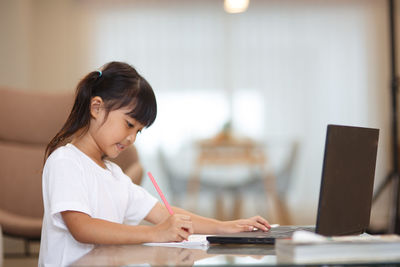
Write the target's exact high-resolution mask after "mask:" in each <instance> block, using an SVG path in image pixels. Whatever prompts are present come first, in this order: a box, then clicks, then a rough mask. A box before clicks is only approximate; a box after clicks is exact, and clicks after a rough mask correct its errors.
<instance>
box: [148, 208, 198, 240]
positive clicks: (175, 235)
mask: <svg viewBox="0 0 400 267" xmlns="http://www.w3.org/2000/svg"><path fill="white" fill-rule="evenodd" d="M191 234H193V224H192V220H191V219H190V216H188V215H183V214H174V215H172V216H169V217H168V218H167V219H166V220H165V221H163V222H162V223H160V224H157V225H156V226H155V237H154V239H155V242H181V241H183V240H187V239H188V237H189V235H191Z"/></svg>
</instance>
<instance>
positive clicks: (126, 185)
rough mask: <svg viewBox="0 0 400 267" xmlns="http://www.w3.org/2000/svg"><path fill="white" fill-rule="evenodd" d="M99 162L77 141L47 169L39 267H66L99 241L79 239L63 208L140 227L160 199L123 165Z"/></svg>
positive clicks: (54, 156) (52, 157)
mask: <svg viewBox="0 0 400 267" xmlns="http://www.w3.org/2000/svg"><path fill="white" fill-rule="evenodd" d="M106 166H107V169H103V168H102V167H100V166H99V165H97V164H96V163H95V162H94V161H93V160H92V159H90V158H89V157H88V156H87V155H86V154H84V153H83V152H82V151H80V150H79V149H78V148H76V147H75V146H74V145H72V144H67V145H66V146H63V147H60V148H58V149H56V150H55V151H54V152H53V153H52V154H51V155H50V157H49V158H48V159H47V161H46V164H45V166H44V170H43V178H42V179H43V181H42V188H43V203H44V217H43V226H42V237H41V242H40V255H39V266H65V265H69V264H71V263H73V262H74V261H75V260H77V259H79V258H80V257H81V256H83V255H84V254H86V253H87V252H89V251H90V250H91V249H92V248H93V247H94V245H92V244H83V243H80V242H78V241H76V240H75V239H74V238H73V237H72V235H71V233H70V232H69V231H68V229H67V227H66V225H65V223H64V221H63V219H62V216H61V212H62V211H66V210H74V211H80V212H83V213H86V214H88V215H89V216H91V217H92V218H99V219H103V220H107V221H111V222H116V223H125V224H131V225H137V224H139V222H140V221H141V220H143V218H145V217H146V215H147V214H148V213H149V212H150V210H151V209H152V208H153V207H154V205H155V204H156V202H157V199H156V198H154V197H153V196H151V195H150V194H149V193H148V192H147V191H146V190H145V189H143V188H142V187H140V186H137V185H135V184H134V183H133V182H132V181H131V179H130V178H129V177H128V176H127V175H125V174H124V173H123V172H122V170H121V168H120V167H118V165H116V164H114V163H112V162H109V161H106Z"/></svg>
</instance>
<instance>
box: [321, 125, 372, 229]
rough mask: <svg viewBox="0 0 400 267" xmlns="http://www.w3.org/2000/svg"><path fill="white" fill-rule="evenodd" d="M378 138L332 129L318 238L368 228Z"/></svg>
mask: <svg viewBox="0 0 400 267" xmlns="http://www.w3.org/2000/svg"><path fill="white" fill-rule="evenodd" d="M378 136H379V130H378V129H371V128H361V127H350V126H339V125H328V128H327V136H326V143H325V154H324V163H323V168H322V179H321V188H320V199H319V205H318V213H317V214H318V215H317V225H316V227H317V228H316V232H317V233H318V234H322V235H327V236H332V235H348V234H359V233H363V232H364V231H365V230H366V228H367V227H368V225H369V220H370V213H371V201H372V192H373V186H374V176H375V163H376V154H377V148H378Z"/></svg>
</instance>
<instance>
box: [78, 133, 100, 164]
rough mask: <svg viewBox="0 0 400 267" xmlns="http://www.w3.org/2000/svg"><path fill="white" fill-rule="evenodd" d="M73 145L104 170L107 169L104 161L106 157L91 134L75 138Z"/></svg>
mask: <svg viewBox="0 0 400 267" xmlns="http://www.w3.org/2000/svg"><path fill="white" fill-rule="evenodd" d="M71 143H72V144H73V145H74V146H75V147H77V148H78V149H79V150H80V151H82V152H83V153H85V154H86V155H87V156H88V157H89V158H91V159H92V160H93V161H94V162H95V163H96V164H97V165H99V166H100V167H102V168H103V169H105V168H106V165H105V163H104V161H103V158H104V155H103V154H102V152H101V150H100V148H99V147H98V146H97V144H96V142H95V141H94V140H93V138H92V137H91V136H90V134H88V133H86V134H83V135H81V136H78V137H74V138H73V139H72V142H71Z"/></svg>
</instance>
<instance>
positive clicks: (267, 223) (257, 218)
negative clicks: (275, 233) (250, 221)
mask: <svg viewBox="0 0 400 267" xmlns="http://www.w3.org/2000/svg"><path fill="white" fill-rule="evenodd" d="M255 219H256V220H257V222H259V223H261V224H263V225H265V226H266V227H267V228H271V225H270V224H269V222H268V221H267V220H266V219H264V218H263V217H261V216H256V217H255Z"/></svg>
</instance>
